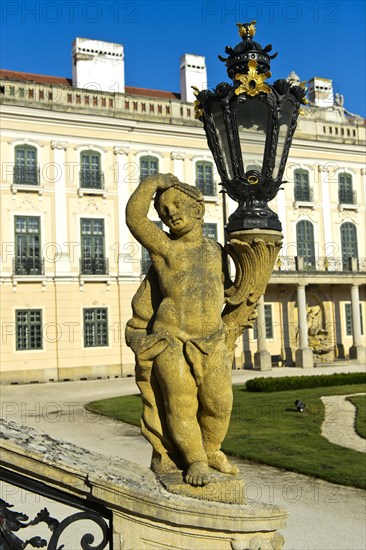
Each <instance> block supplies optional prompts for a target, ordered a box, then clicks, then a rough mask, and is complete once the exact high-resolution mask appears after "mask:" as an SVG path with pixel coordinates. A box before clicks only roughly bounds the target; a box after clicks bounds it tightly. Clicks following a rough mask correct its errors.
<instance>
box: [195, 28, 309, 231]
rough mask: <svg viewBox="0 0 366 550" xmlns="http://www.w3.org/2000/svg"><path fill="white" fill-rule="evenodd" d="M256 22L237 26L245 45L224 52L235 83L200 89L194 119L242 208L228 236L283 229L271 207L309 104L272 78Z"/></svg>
mask: <svg viewBox="0 0 366 550" xmlns="http://www.w3.org/2000/svg"><path fill="white" fill-rule="evenodd" d="M254 24H255V21H252V22H251V23H244V24H241V23H239V24H238V25H237V26H238V27H239V34H240V36H241V37H242V41H241V42H240V43H239V44H238V45H237V46H236V47H235V48H234V49H233V48H231V47H229V46H227V47H226V49H225V51H226V53H227V54H228V57H227V58H223V57H221V56H219V59H220V60H221V61H224V62H225V63H226V67H227V72H228V75H229V77H230V78H231V79H232V80H233V84H232V85H231V84H228V83H226V82H223V83H221V84H218V86H216V88H215V90H214V91H210V90H203V91H198V89H196V91H195V94H196V97H197V101H196V103H195V108H196V118H198V119H199V120H201V121H202V122H203V124H204V128H205V132H206V137H207V142H208V145H209V147H210V149H211V152H212V154H213V157H214V159H215V162H216V166H217V169H218V171H219V174H220V177H221V184H222V186H223V187H224V189H225V191H226V192H227V193H228V195H229V196H230V197H231V198H232V199H234V200H235V201H237V202H238V203H239V206H238V208H237V210H236V211H235V212H234V213H233V214H232V215H231V216H230V217H229V223H228V226H227V230H228V232H231V231H237V230H240V229H251V228H259V229H275V230H279V231H280V230H281V223H280V220H279V219H278V216H277V214H276V213H275V212H273V211H272V210H271V209H270V208H269V206H268V204H267V203H268V201H270V200H272V199H273V198H274V197H275V196H276V194H277V192H278V190H279V188H280V186H281V184H282V183H284V182H283V181H282V176H283V172H284V169H285V165H286V161H287V157H288V153H289V149H290V146H291V142H292V137H293V134H294V131H295V128H296V123H297V117H298V115H299V110H300V106H301V104H302V103H306V102H307V100H306V99H305V94H306V89H305V86H304V83H302V84H300V85H299V86H297V85H293V84H292V83H291V82H289V81H287V80H285V79H281V80H276V82H274V84H273V85H271V84H268V83H266V82H265V81H266V79H267V78H269V77H270V76H271V73H270V72H269V68H270V61H271V59H273V58H274V57H276V55H277V54H274V55H269V52H270V51H271V50H272V46H271V45H267V46H266V47H265V48H262V46H261V45H260V44H258V42H255V41H254V40H253V36H254V34H255V27H254Z"/></svg>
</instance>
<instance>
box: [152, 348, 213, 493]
mask: <svg viewBox="0 0 366 550" xmlns="http://www.w3.org/2000/svg"><path fill="white" fill-rule="evenodd" d="M155 372H156V375H157V378H158V381H159V384H160V387H161V389H162V394H163V396H164V404H165V409H166V415H167V423H168V427H169V430H170V433H171V435H172V438H173V440H174V442H175V444H176V445H177V447H178V448H179V450H180V451H181V453H182V456H183V458H184V461H185V463H186V464H187V465H188V466H189V469H190V467H191V465H193V464H197V463H200V464H204V465H205V468H206V471H207V472H208V468H207V455H206V452H205V449H204V447H203V442H202V433H201V429H200V426H199V423H198V420H197V409H198V401H197V386H196V383H195V380H194V378H193V376H192V375H191V372H190V368H189V366H188V364H187V363H186V361H185V359H184V356H183V350H182V345H181V343H180V342H179V341H176V342H175V343H174V345H172V346H170V347H169V349H167V350H166V351H164V352H163V353H161V354H160V355H159V356H158V357H157V358H156V361H155ZM195 469H196V467H195V468H194V470H195ZM200 469H201V470H202V474H201V479H200V480H198V481H199V483H200V484H203V481H205V475H204V473H203V466H202V467H201V468H200ZM197 475H198V474H197ZM202 476H203V477H202ZM198 477H199V475H198ZM188 479H189V480H188ZM196 479H198V478H197V476H196V474H195V473H194V474H192V475H191V474H189V476H188V477H187V482H188V483H191V482H192V484H193V483H194V482H195V481H196ZM205 482H206V481H205Z"/></svg>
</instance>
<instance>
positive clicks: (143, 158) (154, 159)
mask: <svg viewBox="0 0 366 550" xmlns="http://www.w3.org/2000/svg"><path fill="white" fill-rule="evenodd" d="M143 162H147V163H148V164H147V170H145V169H143V168H142V163H143ZM152 163H156V169H155V168H153V169H152V170H151V164H152ZM139 170H140V182H141V181H142V180H143V179H145V178H146V177H147V176H152V175H154V174H158V173H159V159H158V157H155V156H153V155H142V156H141V157H140V158H139Z"/></svg>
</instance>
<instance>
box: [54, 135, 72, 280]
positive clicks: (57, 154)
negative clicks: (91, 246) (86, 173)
mask: <svg viewBox="0 0 366 550" xmlns="http://www.w3.org/2000/svg"><path fill="white" fill-rule="evenodd" d="M51 149H52V151H53V162H54V177H55V183H54V185H55V192H54V201H55V236H56V245H57V257H56V258H55V275H60V274H62V273H64V274H65V273H69V272H70V246H69V245H68V240H69V239H68V235H67V228H68V226H69V224H68V221H67V201H66V176H65V151H66V149H67V143H66V142H65V141H51Z"/></svg>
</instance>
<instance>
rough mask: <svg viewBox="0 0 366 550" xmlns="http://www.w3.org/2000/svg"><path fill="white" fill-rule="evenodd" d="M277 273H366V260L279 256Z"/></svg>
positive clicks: (276, 266) (276, 267) (276, 265)
mask: <svg viewBox="0 0 366 550" xmlns="http://www.w3.org/2000/svg"><path fill="white" fill-rule="evenodd" d="M275 271H309V272H311V271H313V272H330V273H339V272H343V273H344V272H361V273H364V272H366V258H334V257H331V256H330V257H328V256H324V257H319V256H318V257H314V258H302V257H301V256H278V258H277V261H276V264H275Z"/></svg>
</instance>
